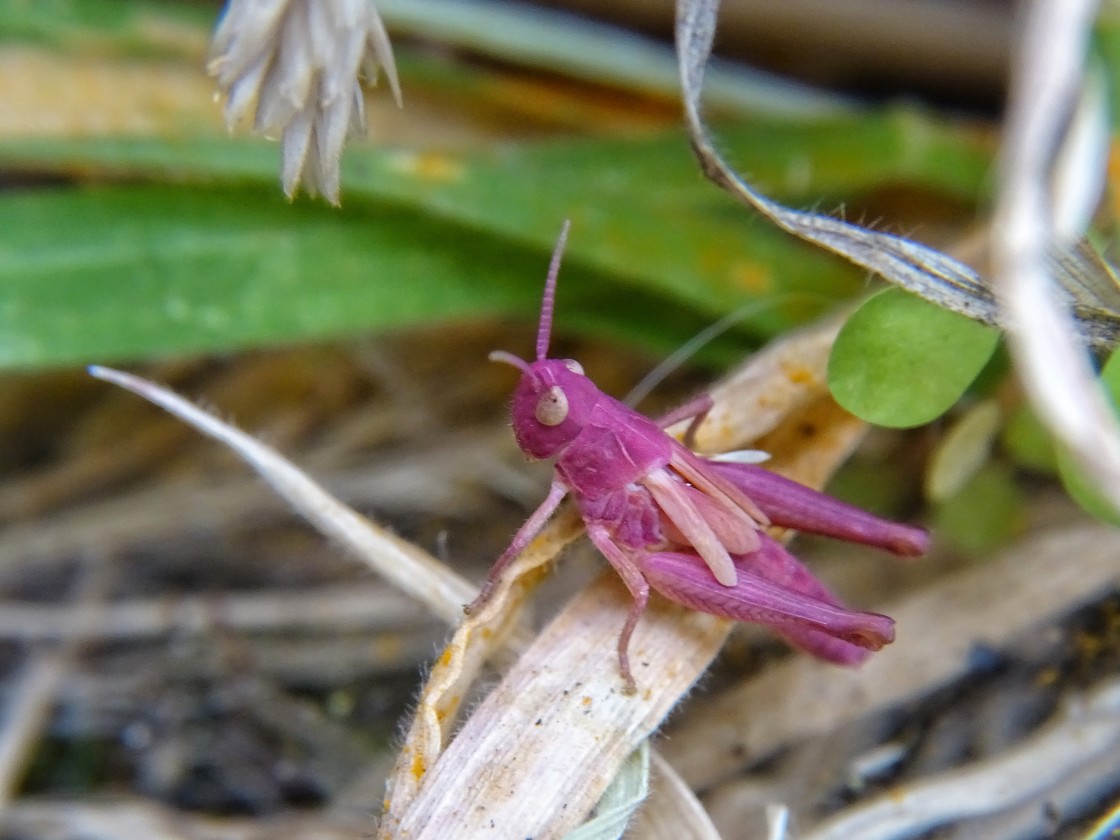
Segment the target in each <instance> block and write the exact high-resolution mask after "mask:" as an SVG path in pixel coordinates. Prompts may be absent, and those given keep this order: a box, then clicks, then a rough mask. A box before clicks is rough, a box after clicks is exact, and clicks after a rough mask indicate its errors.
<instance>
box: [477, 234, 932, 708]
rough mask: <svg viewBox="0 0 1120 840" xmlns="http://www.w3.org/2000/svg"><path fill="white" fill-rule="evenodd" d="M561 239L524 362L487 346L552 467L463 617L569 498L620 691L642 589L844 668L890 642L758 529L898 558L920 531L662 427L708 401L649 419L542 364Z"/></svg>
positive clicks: (565, 365) (531, 440)
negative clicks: (599, 597)
mask: <svg viewBox="0 0 1120 840" xmlns="http://www.w3.org/2000/svg"><path fill="white" fill-rule="evenodd" d="M567 235H568V224H567V223H565V225H564V229H563V230H562V231H561V234H560V239H559V241H558V242H557V244H556V249H555V251H554V252H553V255H552V262H551V264H550V266H549V271H548V279H547V280H546V282H545V289H544V299H543V301H542V303H541V315H540V324H539V326H538V329H537V358H536V361H534V362H532V363H529V362H526V361H524V360H522V359H519V358H518V357H516V356H513V355H511V354H509V353H506V352H503V351H500V350H499V351H495V352H493V353H491V354H490V359H491V360H492V361H499V362H505V363H508V364H511V365H513V366H514V367H516V368H518V369H520V370H521V372H522V376H521V380H520V381H519V382H518V384H517V389H516V390H515V391H514V395H513V407H512V420H513V433H514V436H515V437H516V438H517V442H518V444H519V445H520V446H521V448H522V450H524V452H525V454H526V455H528V456H530V457H531V458H555V459H556V474H555V477H554V478H553V481H552V487H551V489H550V490H549V493H548V496H547V497H546V498H545V500H544V501H543V502H542V503H541V505H540V507H538V508H537V510H536V511H535V512H534V513H533V514H532V516H530V517H529V519H528V520H527V521H526V522H525V524H524V525H522V526H521V528H520V529H519V530H518V532H517V533H516V534H515V535H514V537H513V541H512V542H511V543H510V545H509V547H508V548H507V549H506V550H505V551H504V552H503V553H502V555H501V557H499V558H498V560H497V561H496V562H495V563H494V566H493V568H491V570H490V573H489V575H488V576H487V578H486V582H485V583H484V585H483V587H482V591H481V593H480V594H479V596H478V598H477V599H475V601H474V602H473V603H472V604H471V605H470V606H468V607H467V611H468V613H469V612H474V611H476V610H478V609H479V608H480V607H481V606H482V605H483V604H484V603H485V602H486V601H487V600H488V599H489V598H490V596H491V595H492V593H493V591H494V588H495V586H496V585H497V583H498V581H499V579H500V578H501V575H502V573H503V572H504V571H505V569H506V568H507V567H508V566H509V564H510V563H511V562H512V561H513V559H514V558H515V557H516V556H517V555H518V554H519V553H520V552H521V551H522V550H523V549H524V548H525V547H526V546H527V545H528V544H529V542H530V541H531V540H532V539H533V537H534V536H536V534H537V532H538V531H540V529H541V528H542V527H544V524H545V523H546V522H547V521H548V518H549V517H550V516H551V515H552V514H553V512H554V511H555V510H556V508H557V506H558V505H559V504H560V502H561V501H562V500H563V498H564V497H565V496H566V495H568V494H569V493H571V494H572V496H573V497H574V498H575V501H576V504H577V505H578V506H579V510H580V513H581V515H582V516H583V520H584V523H585V524H586V525H587V533H588V536H589V537H590V538H591V541H592V543H594V545H595V547H596V548H598V549H599V551H601V552H602V553H603V555H604V556H605V557H606V558H607V560H608V561H609V562H610V564H611V565H612V566H613V567H614V569H615V571H617V572H618V574H619V575H620V576H621V577H622V580H623V582H624V583H625V584H626V588H627V589H629V590H630V594H631V595H632V596H633V598H634V604H633V606H632V608H631V610H630V614H629V615H628V617H627V619H626V623H625V624H624V625H623V628H622V633H621V635H620V636H619V638H618V661H619V668H620V670H621V673H622V677H623V679H624V680H625V682H626V688H627V690H628V691H630V692H632V691H634V689H635V683H634V677H633V674H632V672H631V670H630V656H629V647H630V637H631V635H632V634H633V632H634V628H635V626H636V625H637V623H638V619H639V618H640V617H641V615H642V612H643V611H644V610H645V607H646V603H647V601H648V599H649V590H650V587H652V588H653V589H655V590H657V591H658V592H660V593H661V594H662V595H664V596H665V597H666V598H668V599H670V600H672V601H676V602H677V603H679V604H683V605H685V606H688V607H691V608H693V609H697V610H701V611H703V612H706V613H711V614H713V615H719V616H724V617H726V618H731V619H735V620H736V621H744V622H753V623H756V624H765V625H768V626H770V627H772V628H773V629H775V630H776V631H777V632H778V633H779V634H780V635H781V636H783V637H784V638H785V639H786V640H787V641H788V642H790V643H791V644H793V645H794V646H796V647H799V648H801V649H803V650H805V651H807V652H809V653H811V654H813V655H814V656H817V657H819V658H821V659H825V660H828V661H831V662H836V663H839V664H844V665H855V664H858V663H860V662H862V661H863V659H864V658H866V656H867V655H868V652H869V651H872V650H878V649H879V648H881V647H882V646H883V645H886V644H889V643H890V642H892V641H893V640H894V622H893V621H892V620H891V619H889V618H887V617H886V616H884V615H877V614H875V613H865V612H854V611H852V610H849V609H847V608H845V607H844V606H843V605H842V604H841V603H840V602H839V601H838V600H837V599H836V598H835V597H834V596H833V595H832V594H831V593H830V592H829V591H828V590H827V589H826V588H825V586H824V585H823V584H822V583H820V582H819V581H818V580H817V579H816V578H815V577H813V575H812V573H811V572H810V571H809V570H808V569H807V568H806V567H805V566H804V565H802V563H801V562H800V561H799V560H798V559H797V558H795V557H794V556H793V555H792V554H790V553H789V552H787V551H786V550H785V549H784V548H783V547H782V546H781V545H780V544H779V543H778V542H776V541H775V540H774V539H772V538H771V537H770V536H768V535H767V534H766V533H765V531H764V530H762V529H763V528H765V527H766V526H768V525H776V526H781V527H787V528H795V529H797V530H801V531H809V532H811V533H816V534H823V535H826V536H831V537H837V538H839V539H845V540H851V541H854V542H860V543H864V544H867V545H872V546H877V547H879V548H883V549H886V550H888V551H891V552H894V553H895V554H899V555H909V556H913V555H918V554H922V553H923V552H924V551H925V550H926V548H927V545H928V535H927V534H926V532H925V531H923V530H922V529H920V528H914V527H910V526H906V525H899V524H896V523H893V522H887V521H884V520H881V519H879V518H877V517H875V516H873V515H872V514H870V513H867V512H866V511H863V510H860V509H859V508H855V507H852V506H851V505H848V504H845V503H843V502H840V501H838V500H836V499H833V498H831V497H830V496H826V495H824V494H823V493H818V492H817V491H815V490H812V489H810V488H808V487H805V486H803V485H801V484H798V483H797V482H795V481H791V480H789V479H785V478H782V477H780V476H778V475H776V474H774V473H771V472H769V471H768V470H765V469H763V468H761V467H758V466H754V465H751V464H744V463H735V462H732V461H719V460H713V459H711V458H703V457H701V456H699V455H696V454H695V453H693V452H692V451H691V450H690V449H688V448H687V447H686V446H684V445H682V444H681V443H679V442H678V441H677V440H676V439H675V438H673V437H672V436H670V435H669V434H667V433H666V432H665V431H664V427H665V426H667V425H670V424H671V423H673V422H676V421H678V420H684V419H689V418H691V426H690V429H689V432H690V433H691V432H692V431H693V430H695V429H696V428H697V427H698V425H699V423H700V422H701V421H702V420H703V418H704V416H705V415H706V414H707V412H708V410H709V408H710V407H711V400H710V398H703V399H701V400H698V401H696V402H694V403H691V404H689V405H686V406H684V407H683V408H682V409H679V410H678V411H676V412H673V414H672V415H670V416H668V417H666V418H664V419H663V420H662V421H661V422H660V423H655V422H653V421H652V420H649V419H648V418H646V417H643V416H642V415H640V414H638V413H637V412H635V411H634V410H632V409H631V408H629V407H628V406H626V405H624V404H623V403H621V402H619V401H617V400H615V399H612V398H611V397H609V396H607V395H606V394H604V393H603V392H602V391H600V390H599V389H598V388H597V387H596V386H595V384H594V383H593V382H592V381H591V380H590V379H588V378H587V377H586V376H585V375H584V373H583V369H582V368H581V367H580V365H579V363H578V362H575V361H573V360H571V359H549V358H547V354H548V344H549V337H550V333H551V329H552V312H553V306H554V301H555V295H556V278H557V274H558V272H559V268H560V256H561V254H562V252H563V249H564V244H565V242H566V240H567ZM690 436H691V435H690V434H686V436H685V439H686V440H688V439H689V438H690Z"/></svg>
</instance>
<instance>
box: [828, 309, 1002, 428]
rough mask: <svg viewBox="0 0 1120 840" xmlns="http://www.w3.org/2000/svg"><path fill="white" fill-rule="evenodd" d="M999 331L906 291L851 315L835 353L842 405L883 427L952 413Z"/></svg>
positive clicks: (832, 379)
mask: <svg viewBox="0 0 1120 840" xmlns="http://www.w3.org/2000/svg"><path fill="white" fill-rule="evenodd" d="M998 341H999V333H998V332H997V331H996V330H993V329H992V328H990V327H985V326H983V325H981V324H978V323H976V322H974V321H970V320H968V319H967V318H963V317H961V316H959V315H956V314H954V313H951V312H947V311H945V310H943V309H940V308H938V307H936V306H934V305H933V304H930V303H927V302H926V301H923V300H921V299H920V298H917V297H915V296H914V295H910V294H907V293H906V292H903V291H901V290H898V289H885V290H883V291H881V292H878V293H877V294H875V295H873V296H871V297H870V298H868V299H867V300H866V301H864V303H863V305H862V306H860V308H859V309H857V310H856V312H855V313H853V314H852V316H851V317H850V318H849V319H848V321H847V323H846V324H845V325H844V327H843V328H842V329H841V331H840V334H839V336H837V339H836V344H835V345H834V347H833V350H832V355H831V356H830V358H829V365H828V382H829V387H830V388H831V389H832V393H833V395H834V396H835V397H836V400H837V402H839V403H840V405H842V406H843V407H844V408H846V409H847V410H848V411H850V412H852V413H853V414H855V415H857V416H858V417H861V418H863V419H864V420H867V421H868V422H870V423H875V424H877V425H880V426H889V427H893V428H909V427H912V426H920V425H922V424H923V423H928V422H930V421H931V420H933V419H935V418H937V417H939V416H940V415H941V414H943V413H944V412H945V411H947V410H948V409H949V408H950V407H951V406H952V405H953V404H954V403H955V402H956V401H957V400H958V399H960V397H961V395H962V394H964V392H965V390H966V389H967V388H968V386H969V385H970V384H971V383H972V382H973V380H974V379H975V378H976V377H977V375H979V373H980V371H981V370H982V369H983V368H984V365H985V364H987V362H988V360H989V359H990V358H991V356H992V353H993V352H994V351H995V348H996V344H997V343H998Z"/></svg>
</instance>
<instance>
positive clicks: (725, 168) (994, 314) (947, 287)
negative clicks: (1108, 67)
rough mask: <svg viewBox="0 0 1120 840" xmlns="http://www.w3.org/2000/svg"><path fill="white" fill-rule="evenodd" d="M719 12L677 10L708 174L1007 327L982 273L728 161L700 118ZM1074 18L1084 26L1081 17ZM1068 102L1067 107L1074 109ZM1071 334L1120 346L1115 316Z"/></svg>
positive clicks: (808, 234)
mask: <svg viewBox="0 0 1120 840" xmlns="http://www.w3.org/2000/svg"><path fill="white" fill-rule="evenodd" d="M1078 3H1082V4H1083V5H1084V3H1083V0H1074V5H1077V4H1078ZM1038 5H1040V6H1046V5H1048V4H1046V3H1040V4H1038ZM1062 7H1063V4H1061V3H1055V4H1053V10H1054V14H1055V16H1056V17H1061V16H1063V15H1066V12H1059V11H1057V10H1058V9H1059V8H1062ZM1073 11H1076V10H1073ZM718 12H719V0H678V2H677V26H676V37H677V54H678V58H679V61H680V74H681V87H682V92H683V96H684V110H685V118H686V121H687V124H688V131H689V139H690V142H691V143H692V149H693V152H694V153H695V154H696V157H697V160H698V161H699V162H700V168H701V169H702V170H703V172H704V174H705V175H706V176H707V177H708V178H709V179H710V180H711V181H712V182H713V183H715V184H717V185H718V186H719V187H720V188H721V189H723V190H726V191H727V192H728V193H729V194H730V195H732V196H733V197H734V198H736V199H737V200H738V201H740V202H742V203H743V204H745V205H747V206H748V207H751V208H753V209H754V210H756V211H758V212H759V213H761V214H762V215H763V216H765V217H766V218H767V219H769V220H770V221H771V222H773V223H774V224H775V225H777V226H778V227H780V228H782V229H783V230H785V231H788V232H789V233H792V234H793V235H795V236H798V237H800V238H801V239H804V240H805V241H807V242H812V243H813V244H815V245H818V246H820V247H821V248H825V249H827V250H829V251H832V252H833V253H835V254H838V255H840V256H842V257H844V258H845V259H847V260H849V261H851V262H852V263H854V264H855V265H858V266H860V267H862V268H865V269H867V270H869V271H872V272H874V273H875V274H878V275H879V276H881V277H883V278H884V279H885V280H888V281H890V282H891V283H895V284H896V285H898V286H901V287H902V288H904V289H906V290H907V291H909V292H913V293H914V294H916V295H919V296H921V297H923V298H925V299H926V300H928V301H930V302H932V303H935V304H937V305H938V306H941V307H943V308H945V309H948V310H950V311H953V312H957V313H960V314H961V315H965V316H967V317H969V318H973V319H975V320H977V321H980V322H982V323H985V324H995V325H1000V326H1007V325H1008V323H1009V322H1008V316H1007V313H1005V312H1003V311H1002V310H1001V307H1000V306H998V305H997V301H996V298H995V296H994V295H993V293H992V290H991V289H990V288H989V287H988V285H987V284H986V283H985V282H984V280H983V278H981V277H980V275H979V274H978V273H977V272H976V271H974V270H973V269H972V268H970V267H969V266H967V265H965V264H964V263H961V262H960V261H958V260H955V259H953V258H952V257H950V256H948V255H946V254H943V253H941V252H940V251H938V250H936V249H934V248H929V247H927V246H925V245H922V244H920V243H917V242H913V241H911V240H909V239H905V238H904V237H901V236H894V235H891V234H888V233H883V232H881V231H875V230H870V229H868V228H865V227H862V226H860V225H856V224H851V223H849V222H845V221H842V220H840V219H834V218H832V217H831V216H825V215H822V214H819V213H809V212H804V211H800V210H793V209H791V208H789V207H786V206H785V205H783V204H780V203H778V202H777V201H773V200H772V199H770V198H767V197H766V196H765V195H763V194H762V193H761V192H759V191H758V190H756V189H755V188H754V187H752V186H751V185H750V184H749V183H748V182H747V181H745V180H744V179H743V178H742V176H740V175H739V174H738V173H737V172H735V170H734V169H733V168H732V167H731V166H730V165H729V164H728V163H727V161H725V160H724V159H723V158H722V157H721V156H720V154H719V152H718V151H717V148H716V144H715V143H713V142H712V140H711V138H710V137H709V136H708V133H707V131H706V129H705V128H704V124H703V120H702V118H701V114H700V98H701V97H700V95H701V91H702V86H703V78H704V69H705V66H706V64H707V61H708V56H709V53H710V51H711V47H712V41H713V38H714V37H715V25H716V16H717V14H718ZM1067 16H1068V17H1071V18H1078V15H1077V14H1071V15H1067ZM1078 19H1079V18H1078ZM1075 25H1079V24H1075ZM1041 32H1042V36H1041V37H1043V38H1047V37H1048V34H1047V33H1048V32H1049V30H1047V29H1043V30H1041ZM1032 55H1033V53H1032ZM1078 66H1079V65H1078ZM1068 101H1069V99H1067V100H1065V102H1066V103H1068ZM1070 327H1071V328H1070V329H1069V332H1070V333H1071V334H1077V333H1080V334H1082V335H1083V336H1084V338H1085V340H1086V341H1088V342H1090V343H1091V344H1093V345H1095V346H1097V347H1100V348H1103V349H1107V348H1110V347H1112V346H1114V345H1115V344H1116V342H1117V340H1120V321H1118V320H1117V319H1116V317H1115V315H1113V314H1108V313H1100V312H1095V311H1091V310H1081V311H1078V312H1077V317H1076V319H1075V320H1073V321H1070Z"/></svg>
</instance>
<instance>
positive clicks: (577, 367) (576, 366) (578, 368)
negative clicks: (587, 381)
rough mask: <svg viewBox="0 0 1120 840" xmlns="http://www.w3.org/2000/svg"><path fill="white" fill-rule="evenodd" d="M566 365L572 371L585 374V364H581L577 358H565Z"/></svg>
mask: <svg viewBox="0 0 1120 840" xmlns="http://www.w3.org/2000/svg"><path fill="white" fill-rule="evenodd" d="M564 367H566V368H567V369H568V370H570V371H571V372H572V373H578V374H579V375H580V376H583V375H584V373H583V365H581V364H580V363H579V362H577V361H576V360H575V359H565V360H564Z"/></svg>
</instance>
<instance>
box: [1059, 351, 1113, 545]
mask: <svg viewBox="0 0 1120 840" xmlns="http://www.w3.org/2000/svg"><path fill="white" fill-rule="evenodd" d="M1101 385H1103V386H1104V390H1105V393H1106V394H1108V396H1109V397H1110V398H1111V399H1112V407H1113V410H1114V411H1116V412H1117V413H1118V414H1120V411H1118V410H1117V409H1118V407H1120V350H1114V351H1113V353H1112V356H1111V357H1110V358H1109V360H1108V362H1106V363H1105V366H1104V368H1103V369H1102V370H1101ZM1058 473H1059V475H1061V477H1062V483H1063V484H1064V485H1065V487H1066V492H1067V493H1069V494H1070V496H1072V497H1073V500H1074V501H1075V502H1077V503H1078V504H1079V505H1081V507H1083V508H1085V510H1087V511H1088V512H1089V513H1091V514H1093V516H1095V517H1097V518H1098V519H1102V520H1104V521H1105V522H1110V523H1112V524H1113V525H1120V511H1118V510H1116V508H1115V507H1113V506H1112V504H1111V503H1110V502H1109V501H1108V500H1107V499H1105V498H1104V496H1102V495H1101V494H1100V492H1098V490H1097V488H1096V485H1094V483H1093V481H1092V479H1090V478H1089V477H1088V476H1087V475H1085V473H1084V471H1083V470H1081V469H1080V468H1079V467H1078V466H1077V462H1076V461H1075V460H1074V458H1073V456H1072V455H1070V454H1069V452H1068V451H1067V450H1065V449H1062V448H1059V449H1058Z"/></svg>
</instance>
